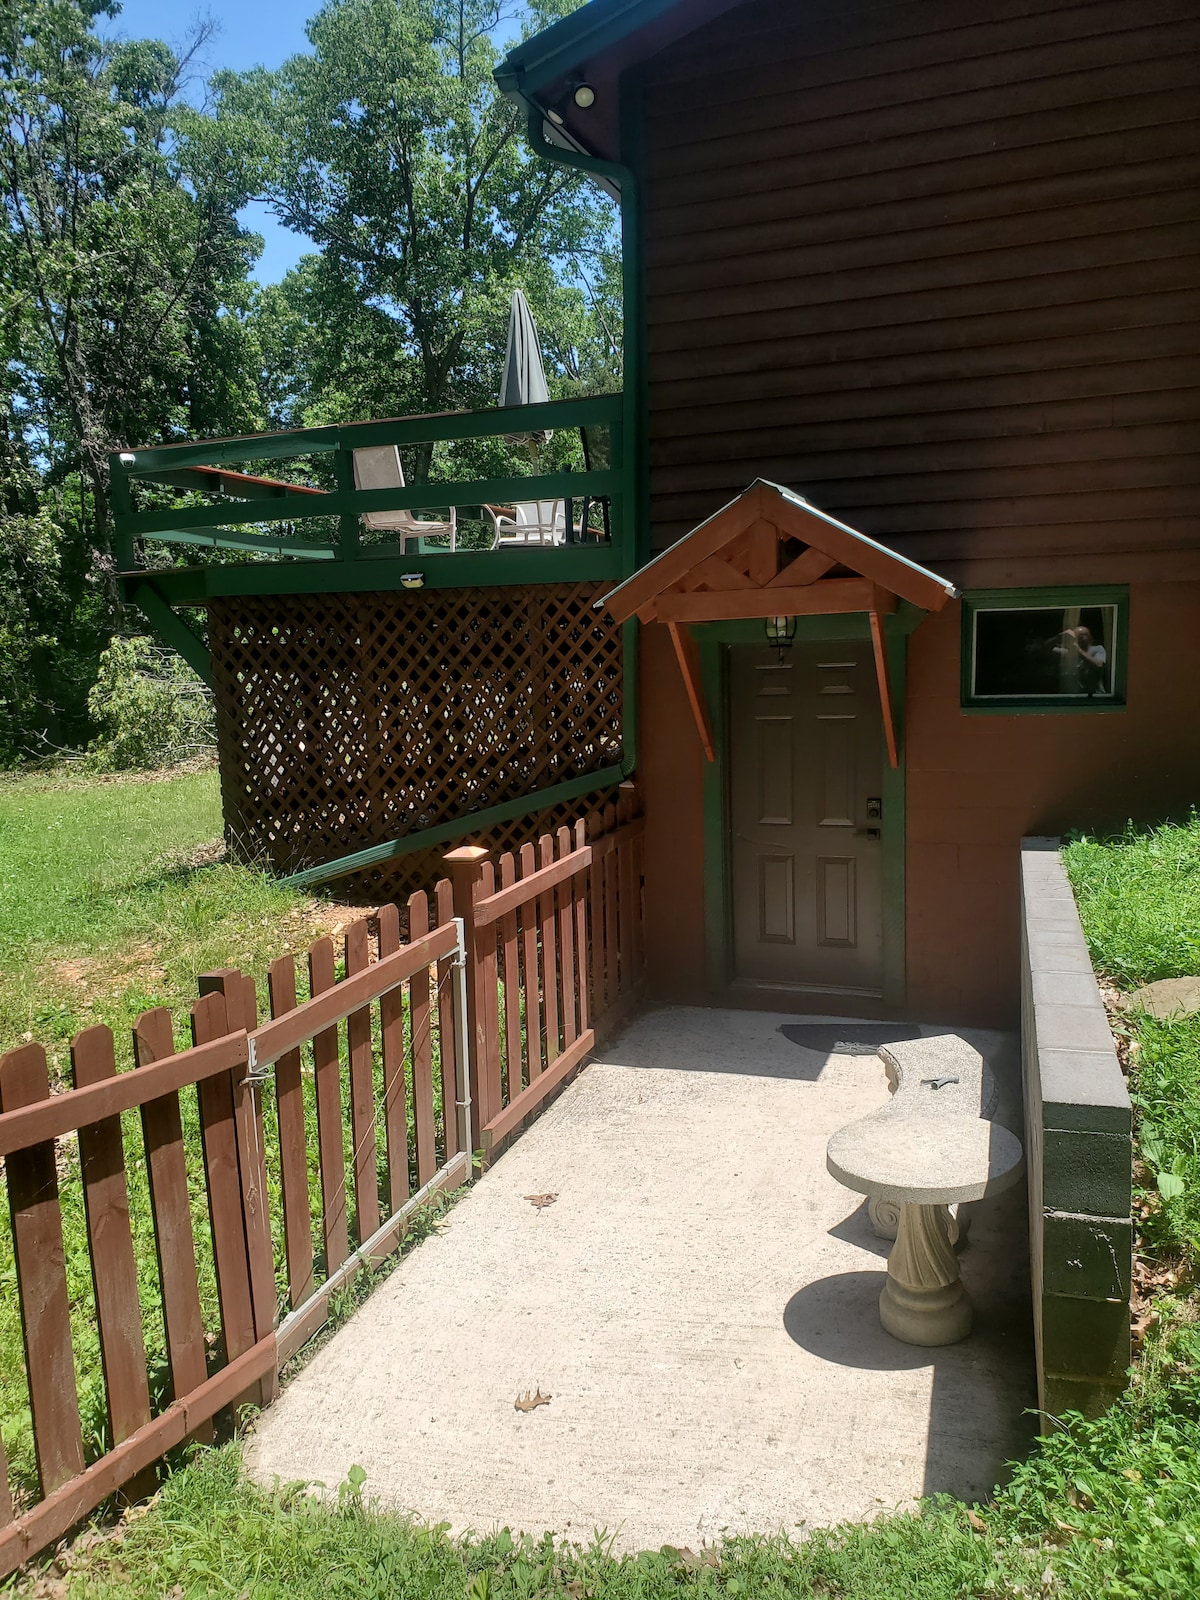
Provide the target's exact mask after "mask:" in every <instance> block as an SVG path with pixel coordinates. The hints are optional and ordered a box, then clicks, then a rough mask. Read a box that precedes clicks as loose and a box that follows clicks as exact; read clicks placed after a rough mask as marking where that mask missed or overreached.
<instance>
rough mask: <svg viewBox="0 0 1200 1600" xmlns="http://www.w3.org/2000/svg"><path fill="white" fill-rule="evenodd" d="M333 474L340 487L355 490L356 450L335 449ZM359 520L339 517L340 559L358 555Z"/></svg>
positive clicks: (338, 544) (338, 548)
mask: <svg viewBox="0 0 1200 1600" xmlns="http://www.w3.org/2000/svg"><path fill="white" fill-rule="evenodd" d="M333 474H334V478H335V479H336V481H337V486H338V488H339V489H348V490H349V491H350V492H351V493H353V492H354V452H353V451H352V450H335V451H334V453H333ZM358 533H359V521H358V517H357V516H351V515H346V516H340V517H339V518H338V542H337V552H338V559H339V560H340V561H353V560H354V559H355V557H356V556H357V555H358Z"/></svg>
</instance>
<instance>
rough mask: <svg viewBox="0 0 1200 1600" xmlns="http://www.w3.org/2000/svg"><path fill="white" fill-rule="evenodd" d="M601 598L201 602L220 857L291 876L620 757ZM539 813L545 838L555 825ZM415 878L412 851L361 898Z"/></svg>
mask: <svg viewBox="0 0 1200 1600" xmlns="http://www.w3.org/2000/svg"><path fill="white" fill-rule="evenodd" d="M598 592H599V591H598V589H597V586H596V585H595V584H537V585H530V586H528V587H524V588H495V589H432V590H420V591H416V592H403V591H401V592H398V593H373V594H352V595H288V596H281V595H271V596H255V597H239V598H236V599H234V598H230V599H225V600H219V601H214V602H213V603H212V605H211V606H210V607H209V643H210V648H211V651H212V659H213V672H214V678H215V685H216V699H217V735H218V743H219V748H220V763H221V793H222V801H223V804H224V809H225V828H226V834H227V836H228V839H229V843H230V846H231V848H232V849H233V850H235V851H236V852H237V853H238V854H239V855H240V856H242V857H243V858H245V859H250V860H262V861H265V862H266V863H268V864H269V865H270V866H271V867H272V868H273V869H274V870H275V871H277V872H294V871H297V870H299V869H300V868H301V867H305V866H312V865H316V864H319V863H324V862H326V861H329V860H331V859H333V858H335V857H337V856H340V855H345V854H347V853H349V852H351V851H354V850H360V849H363V848H365V847H366V846H368V845H372V844H382V843H384V842H386V841H388V840H391V839H397V838H400V837H403V836H404V835H406V834H410V833H416V832H419V831H421V830H422V829H424V828H429V827H434V826H436V825H437V824H439V823H443V822H450V821H453V820H454V819H455V818H458V817H463V818H466V817H468V816H469V815H470V813H472V812H476V811H481V810H483V809H485V808H486V807H488V806H493V805H497V804H499V803H501V802H502V801H506V800H515V799H519V798H520V797H521V796H523V795H527V794H531V793H533V792H534V791H536V790H538V789H543V788H546V787H548V786H549V785H550V784H554V783H561V782H563V781H565V780H566V779H568V778H574V777H582V776H584V775H585V774H587V773H589V772H596V771H599V770H600V769H602V768H604V767H606V766H611V765H613V764H614V763H616V762H618V761H619V760H620V758H621V713H622V675H621V638H620V632H619V630H618V629H617V628H615V627H614V626H613V624H612V623H611V622H609V621H608V620H607V619H605V618H604V617H602V616H601V615H600V614H598V613H596V612H594V611H593V610H592V601H593V600H594V599H595V598H596V595H597V593H598ZM583 804H584V803H583V802H579V801H576V802H574V803H573V805H572V806H570V807H568V808H567V809H568V810H569V811H570V813H571V815H572V816H574V815H577V814H580V812H581V809H582V806H583ZM542 815H543V814H542V813H539V814H538V817H539V819H540V818H541V816H542ZM545 817H546V823H545V824H544V825H546V826H548V825H549V824H550V822H551V821H553V822H555V823H557V822H558V821H560V820H565V813H564V818H559V816H558V810H557V809H555V810H553V811H550V812H547V813H545ZM537 826H538V828H539V829H540V828H541V827H542V826H543V823H542V822H541V821H540V820H539V821H538V823H537ZM506 827H507V829H508V830H509V831H511V830H513V829H515V830H516V833H519V834H520V836H521V837H522V838H524V837H527V836H528V833H529V828H530V819H529V818H522V819H518V821H516V822H514V823H512V824H508V825H505V826H504V827H501V828H499V829H497V830H495V835H494V837H495V839H496V840H498V841H500V846H501V847H504V846H505V845H506V844H507V843H509V842H510V840H509V835H508V832H507V831H506ZM469 830H470V823H469V822H465V823H464V834H466V833H467V832H468V831H469ZM516 833H513V838H514V839H515V837H516ZM488 842H489V843H491V842H492V839H491V838H490V837H489V840H488ZM443 848H444V849H449V848H450V846H449V845H446V846H444V847H440V848H439V849H438V851H436V852H432V853H431V859H432V856H433V855H436V856H437V857H439V858H440V855H441V853H442V849H443ZM423 854H424V853H422V855H423ZM428 876H429V870H428V865H427V863H425V862H424V861H422V860H421V857H420V856H415V857H414V858H413V859H412V864H411V866H408V865H406V864H405V863H404V861H403V860H401V861H398V862H397V863H396V864H395V867H394V868H392V869H391V870H386V871H384V872H381V873H380V874H378V875H376V874H371V875H369V878H368V882H369V884H370V889H369V891H368V893H369V897H374V896H375V894H376V884H378V886H379V889H381V890H384V891H386V893H387V894H393V893H395V892H397V891H398V889H399V888H400V887H402V886H403V884H404V883H408V882H412V883H414V884H417V883H420V884H423V883H424V882H425V881H426V878H427V877H428ZM368 882H364V883H363V884H362V885H361V887H362V888H363V890H364V891H367V890H368Z"/></svg>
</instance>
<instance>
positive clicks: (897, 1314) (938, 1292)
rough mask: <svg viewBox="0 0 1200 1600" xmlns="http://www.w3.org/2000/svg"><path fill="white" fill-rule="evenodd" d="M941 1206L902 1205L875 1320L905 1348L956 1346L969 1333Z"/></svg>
mask: <svg viewBox="0 0 1200 1600" xmlns="http://www.w3.org/2000/svg"><path fill="white" fill-rule="evenodd" d="M950 1231H951V1230H950V1219H949V1217H948V1215H947V1212H946V1208H945V1206H910V1205H906V1206H902V1207H901V1208H900V1220H899V1226H898V1229H897V1233H896V1243H895V1245H894V1247H893V1249H892V1253H891V1255H890V1256H889V1257H888V1275H887V1282H886V1283H885V1284H884V1286H883V1292H882V1293H881V1294H880V1296H879V1320H880V1322H882V1324H883V1326H884V1327H885V1328H886V1330H887V1331H888V1333H890V1334H891V1335H892V1336H893V1338H896V1339H901V1340H903V1341H904V1343H905V1344H917V1345H941V1344H956V1343H957V1342H958V1340H959V1339H965V1338H966V1336H967V1334H968V1333H970V1331H971V1302H970V1300H969V1299H968V1298H967V1291H966V1290H965V1289H964V1288H963V1286H962V1279H961V1278H960V1277H959V1275H958V1260H957V1258H956V1257H955V1254H954V1246H953V1244H952V1243H951V1238H950Z"/></svg>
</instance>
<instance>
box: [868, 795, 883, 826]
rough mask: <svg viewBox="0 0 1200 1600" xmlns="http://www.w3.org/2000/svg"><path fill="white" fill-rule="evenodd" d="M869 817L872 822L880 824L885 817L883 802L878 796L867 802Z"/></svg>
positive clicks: (873, 796)
mask: <svg viewBox="0 0 1200 1600" xmlns="http://www.w3.org/2000/svg"><path fill="white" fill-rule="evenodd" d="M867 816H868V817H869V818H870V819H871V821H872V822H878V821H879V820H880V818H881V817H882V816H883V801H882V800H881V799H880V798H879V796H878V795H872V796H871V797H870V799H869V800H868V801H867Z"/></svg>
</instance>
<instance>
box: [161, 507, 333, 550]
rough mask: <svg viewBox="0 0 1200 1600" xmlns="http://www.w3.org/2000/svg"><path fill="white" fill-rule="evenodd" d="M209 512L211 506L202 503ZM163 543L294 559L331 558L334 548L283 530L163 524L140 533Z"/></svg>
mask: <svg viewBox="0 0 1200 1600" xmlns="http://www.w3.org/2000/svg"><path fill="white" fill-rule="evenodd" d="M205 509H206V510H208V511H210V512H211V507H205ZM143 538H146V539H158V540H161V542H162V543H163V544H197V545H200V546H201V547H202V548H203V549H206V550H261V551H263V552H264V553H266V554H272V553H273V554H275V555H280V556H294V557H295V558H296V560H297V561H332V560H333V558H334V556H335V555H336V554H337V552H336V551H335V550H334V548H333V546H332V545H328V544H314V543H313V542H312V541H311V540H305V539H290V538H288V537H286V536H285V535H284V534H280V535H279V536H278V537H272V535H271V534H269V533H235V532H234V531H233V530H232V529H231V528H165V529H162V530H160V531H159V532H157V533H147V534H143Z"/></svg>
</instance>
